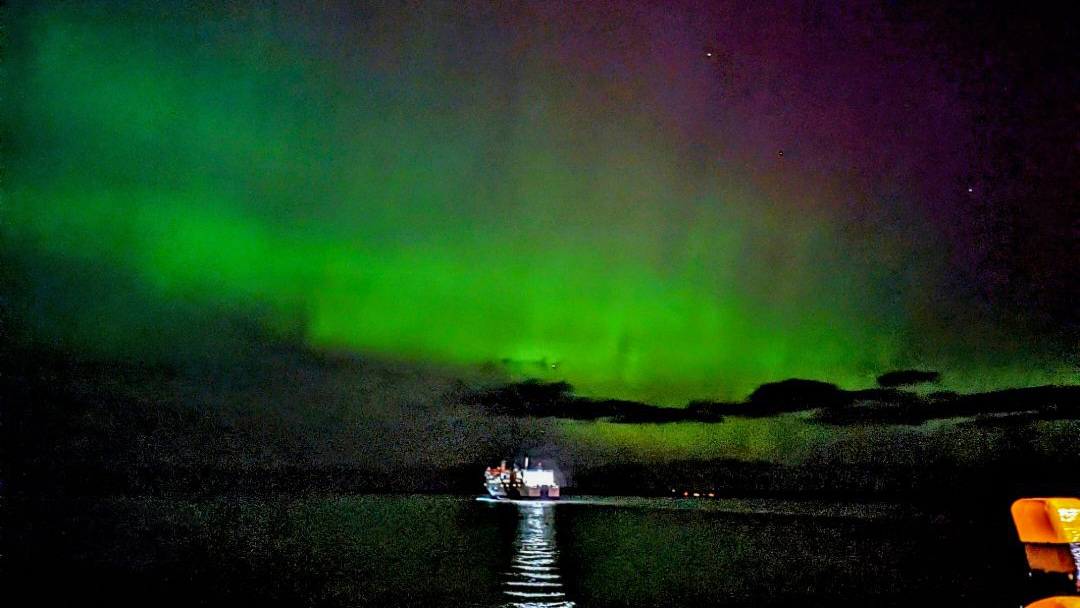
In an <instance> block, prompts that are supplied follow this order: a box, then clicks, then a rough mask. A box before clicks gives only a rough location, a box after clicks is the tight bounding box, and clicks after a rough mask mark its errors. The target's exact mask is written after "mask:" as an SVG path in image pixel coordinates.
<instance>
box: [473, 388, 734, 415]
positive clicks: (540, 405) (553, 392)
mask: <svg viewBox="0 0 1080 608" xmlns="http://www.w3.org/2000/svg"><path fill="white" fill-rule="evenodd" d="M572 391H573V387H572V386H570V385H569V384H567V383H565V382H542V381H540V380H526V381H524V382H516V383H511V384H502V385H499V386H494V387H489V388H486V389H482V390H477V391H472V392H469V393H466V394H465V395H464V396H462V397H460V403H463V404H465V405H475V406H480V407H482V408H484V409H485V410H486V411H488V412H489V413H491V414H499V415H507V416H530V417H537V418H544V417H554V418H569V419H573V420H598V419H601V418H604V419H610V420H611V421H613V422H624V423H662V422H719V421H720V420H721V417H720V416H719V415H716V414H713V413H711V412H704V411H695V410H691V409H689V408H672V407H658V406H655V405H649V404H647V403H640V402H637V401H625V400H619V399H588V398H585V397H577V396H575V395H573V394H572Z"/></svg>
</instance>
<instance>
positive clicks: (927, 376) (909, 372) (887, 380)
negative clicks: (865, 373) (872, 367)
mask: <svg viewBox="0 0 1080 608" xmlns="http://www.w3.org/2000/svg"><path fill="white" fill-rule="evenodd" d="M940 380H941V374H940V373H938V372H925V371H920V370H917V369H905V370H898V371H894V372H888V373H886V374H881V375H880V376H878V377H877V383H878V386H883V387H886V388H892V387H896V386H911V385H914V384H924V383H928V382H929V383H936V382H938V381H940Z"/></svg>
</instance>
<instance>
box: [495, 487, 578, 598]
mask: <svg viewBox="0 0 1080 608" xmlns="http://www.w3.org/2000/svg"><path fill="white" fill-rule="evenodd" d="M516 506H517V509H518V517H519V518H520V520H519V522H518V531H517V538H515V539H514V557H513V559H512V560H511V563H510V570H509V572H507V573H506V580H504V581H503V583H504V584H503V593H504V594H505V595H506V597H507V599H508V600H509V603H508V604H507V605H508V606H514V607H516V608H570V607H572V606H573V605H574V602H572V601H570V599H569V598H568V597H567V595H566V592H565V590H564V588H563V583H562V579H561V577H560V576H559V565H558V559H559V551H558V548H557V546H556V544H555V507H554V505H553V504H552V503H546V502H535V503H527V502H519V503H517V505H516Z"/></svg>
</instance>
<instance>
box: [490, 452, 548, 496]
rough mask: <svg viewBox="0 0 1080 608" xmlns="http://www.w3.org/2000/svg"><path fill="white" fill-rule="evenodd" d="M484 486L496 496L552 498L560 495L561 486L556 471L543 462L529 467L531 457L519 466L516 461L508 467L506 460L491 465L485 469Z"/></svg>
mask: <svg viewBox="0 0 1080 608" xmlns="http://www.w3.org/2000/svg"><path fill="white" fill-rule="evenodd" d="M484 487H485V488H487V491H488V494H491V495H492V496H493V497H495V498H525V499H528V498H540V499H550V498H558V497H559V486H558V484H556V483H555V471H554V470H552V469H545V468H543V466H541V463H539V462H538V463H536V466H534V467H529V459H528V458H526V459H525V466H524V467H523V468H518V466H517V464H516V463H515V464H514V465H513V466H510V467H507V466H506V461H505V460H504V461H502V463H501V464H500V465H499V466H498V467H491V468H488V469H487V470H485V471H484Z"/></svg>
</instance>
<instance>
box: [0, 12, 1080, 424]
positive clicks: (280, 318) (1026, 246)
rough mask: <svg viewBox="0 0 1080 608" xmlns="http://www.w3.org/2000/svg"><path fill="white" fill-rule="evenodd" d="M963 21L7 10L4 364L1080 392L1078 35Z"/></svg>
mask: <svg viewBox="0 0 1080 608" xmlns="http://www.w3.org/2000/svg"><path fill="white" fill-rule="evenodd" d="M955 4H956V5H957V6H955V7H953V8H949V9H944V8H939V7H937V6H936V5H935V3H929V2H903V1H899V0H896V1H893V2H883V3H873V2H839V3H822V2H780V1H776V2H773V1H764V2H745V3H711V4H708V3H699V2H682V3H655V4H651V3H638V2H630V3H624V2H610V3H606V2H593V1H584V2H576V3H565V2H493V3H486V2H447V3H429V2H423V3H421V2H394V3H389V2H387V3H374V5H372V6H368V5H364V4H362V3H353V2H344V1H339V0H325V1H318V2H303V3H293V2H281V3H273V2H250V3H248V2H229V3H224V2H222V3H210V2H194V3H180V2H177V3H171V2H124V1H113V0H110V1H101V2H86V1H81V0H80V1H77V2H76V1H71V2H38V3H33V2H26V3H15V4H14V5H13V6H11V7H8V8H7V9H6V13H7V14H6V21H7V22H8V25H7V27H6V28H5V30H6V31H5V35H6V37H7V41H6V43H5V47H6V49H5V55H6V57H5V61H4V71H5V74H4V79H5V81H6V83H7V84H6V86H5V87H4V90H5V93H4V95H3V97H4V101H3V103H4V108H5V116H4V122H5V125H6V126H5V134H4V144H3V148H4V190H5V195H4V199H5V203H4V214H3V215H4V221H3V225H2V226H0V230H2V238H0V254H2V258H0V259H2V264H3V276H4V279H3V280H4V284H5V288H4V292H5V293H4V294H3V300H2V301H0V304H2V306H3V308H4V317H6V321H5V323H4V325H5V330H4V331H5V333H7V334H8V338H10V339H13V340H14V341H16V342H18V343H20V344H22V345H23V346H24V347H26V348H31V349H59V350H62V351H66V352H71V353H78V354H79V355H80V356H83V355H85V356H87V357H94V358H116V359H122V360H137V361H173V362H175V361H190V360H202V359H215V360H229V359H230V358H235V357H238V356H240V354H241V353H244V352H246V350H247V349H249V348H251V345H252V344H253V343H261V342H275V341H281V342H299V343H302V344H304V345H306V347H310V348H313V349H316V350H320V349H330V350H334V351H336V352H337V351H353V352H357V353H361V354H362V355H363V356H369V357H374V358H378V359H385V360H391V361H396V362H399V363H402V362H403V363H405V364H423V365H433V364H434V365H443V366H451V367H457V368H460V369H468V370H475V369H487V370H492V369H494V370H497V371H499V372H500V373H506V374H509V375H510V376H511V377H518V378H524V377H528V376H536V377H540V378H543V379H545V380H565V381H568V382H571V383H572V384H573V385H574V386H575V387H577V389H578V391H579V392H580V393H582V394H586V395H597V396H600V395H603V396H617V397H624V398H632V399H640V400H645V401H649V402H652V403H660V404H681V403H685V402H686V400H687V399H690V398H711V399H741V398H743V397H745V396H746V395H747V394H748V393H749V392H750V391H751V390H752V389H753V388H754V387H755V386H757V385H759V384H761V383H764V382H770V381H776V380H781V379H784V378H792V377H800V378H814V379H819V380H825V381H829V382H834V383H837V384H839V385H841V386H844V387H851V388H854V387H862V386H867V385H869V384H872V382H873V378H874V377H875V376H877V375H878V374H881V373H883V372H886V371H889V370H893V369H907V368H916V369H927V370H935V371H940V372H942V374H943V377H942V378H943V382H942V387H944V388H949V389H954V390H962V391H963V390H986V389H992V388H1001V387H1007V386H1028V385H1035V384H1046V383H1075V381H1076V371H1077V367H1076V366H1077V347H1078V340H1080V323H1078V319H1080V314H1077V313H1078V309H1077V304H1076V303H1077V302H1080V280H1078V278H1077V272H1076V266H1077V262H1078V261H1080V256H1078V255H1077V253H1078V247H1077V243H1078V235H1080V225H1078V221H1080V220H1078V217H1080V213H1078V210H1077V196H1078V193H1080V188H1078V184H1080V179H1078V177H1077V176H1078V175H1080V138H1078V134H1080V127H1078V124H1080V78H1078V77H1077V66H1078V65H1080V36H1078V28H1077V26H1076V23H1078V22H1080V19H1077V15H1075V14H1072V13H1070V12H1067V11H1073V12H1075V9H1058V11H1059V12H1055V11H1054V10H1051V9H1049V8H1048V6H1049V4H1047V6H1040V3H1038V2H1036V3H1019V4H1017V5H1015V6H1013V7H1012V8H1009V9H991V8H988V7H986V6H983V4H984V3H955ZM740 424H741V423H740ZM604 428H607V427H604V426H602V425H601V426H599V427H597V430H594V431H592V432H595V433H597V434H602V433H603V432H604ZM643 432H644V431H643ZM648 432H650V433H662V432H663V431H662V430H659V429H653V430H650V431H648Z"/></svg>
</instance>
